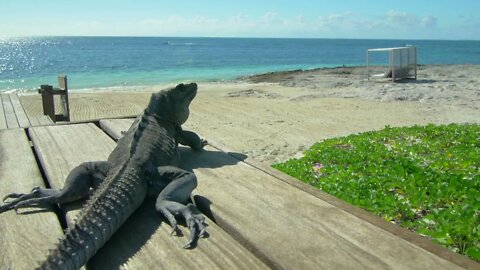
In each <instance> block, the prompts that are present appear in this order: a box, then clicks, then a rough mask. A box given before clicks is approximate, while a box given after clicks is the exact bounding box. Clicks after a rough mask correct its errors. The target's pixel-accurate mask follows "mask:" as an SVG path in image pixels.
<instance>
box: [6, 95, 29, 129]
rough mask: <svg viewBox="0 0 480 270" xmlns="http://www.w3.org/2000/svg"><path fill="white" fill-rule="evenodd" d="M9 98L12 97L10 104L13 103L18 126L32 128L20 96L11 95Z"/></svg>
mask: <svg viewBox="0 0 480 270" xmlns="http://www.w3.org/2000/svg"><path fill="white" fill-rule="evenodd" d="M8 96H9V97H10V102H11V103H12V106H13V110H14V111H15V116H16V117H17V121H18V125H19V126H20V127H29V126H31V124H30V121H29V119H28V116H27V113H26V112H25V109H24V108H23V106H22V103H21V102H20V99H18V95H17V94H16V93H10V94H9V95H8Z"/></svg>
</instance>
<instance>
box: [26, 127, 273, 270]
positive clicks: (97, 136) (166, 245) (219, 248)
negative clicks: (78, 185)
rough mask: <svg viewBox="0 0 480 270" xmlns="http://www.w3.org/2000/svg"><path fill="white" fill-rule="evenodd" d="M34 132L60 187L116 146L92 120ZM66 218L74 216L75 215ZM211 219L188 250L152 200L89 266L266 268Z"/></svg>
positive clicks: (41, 154) (49, 172) (51, 176)
mask: <svg viewBox="0 0 480 270" xmlns="http://www.w3.org/2000/svg"><path fill="white" fill-rule="evenodd" d="M30 134H31V138H32V141H33V143H34V147H35V149H36V150H37V152H38V155H39V159H40V160H41V163H42V165H43V167H44V170H45V174H46V175H47V177H48V178H49V180H50V181H51V183H52V185H53V186H56V187H59V186H61V185H62V184H63V181H64V179H65V177H66V175H67V174H68V172H69V170H70V169H72V168H73V167H74V166H76V165H78V164H80V163H81V162H84V161H87V160H105V159H106V158H107V156H108V154H109V153H110V152H111V151H112V149H113V147H114V146H115V143H114V141H113V140H111V139H110V138H109V137H108V136H107V135H106V134H105V133H103V132H102V131H101V130H100V129H98V128H96V126H95V125H93V124H78V125H61V126H49V127H34V128H31V130H30ZM69 214H70V213H69ZM67 218H68V220H69V222H71V221H72V220H73V218H74V217H72V216H71V215H69V216H67ZM207 223H208V224H209V226H208V232H209V233H210V237H209V238H206V239H200V240H199V242H198V245H197V246H196V247H195V248H194V249H192V250H185V249H183V244H185V242H186V240H185V239H186V237H172V236H171V235H170V230H171V228H170V226H169V225H168V223H166V222H165V220H164V219H163V218H160V217H159V215H158V214H157V213H155V210H154V206H153V202H152V201H147V202H146V203H145V204H144V205H142V207H140V209H139V210H137V211H136V212H135V213H134V215H133V216H132V217H131V218H130V219H129V220H128V221H127V222H126V223H125V224H124V226H122V227H121V228H120V231H119V232H117V234H115V235H114V236H113V237H112V239H110V241H109V242H108V243H107V245H105V246H104V247H103V248H102V249H101V250H100V251H99V252H98V253H97V255H96V256H95V257H94V258H92V260H91V261H90V264H89V266H90V267H91V268H95V269H118V268H121V267H124V268H127V269H149V268H151V269H192V268H194V269H200V268H202V269H266V268H267V266H266V265H265V264H263V263H262V262H261V261H260V260H259V259H258V258H257V257H255V256H253V255H252V254H251V253H250V252H249V251H248V250H247V249H245V248H244V247H243V246H241V245H240V244H239V243H238V242H236V241H235V240H234V239H233V238H232V237H231V236H229V235H228V234H226V233H225V232H224V231H222V230H221V229H220V228H219V227H218V226H216V225H215V224H214V223H213V222H211V221H207ZM183 231H185V229H184V230H183ZM184 234H185V235H188V232H186V231H185V233H184Z"/></svg>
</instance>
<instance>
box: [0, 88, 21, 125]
mask: <svg viewBox="0 0 480 270" xmlns="http://www.w3.org/2000/svg"><path fill="white" fill-rule="evenodd" d="M1 96H2V104H3V111H4V113H5V120H6V122H7V128H18V127H20V126H19V125H18V121H17V117H16V116H15V110H14V109H13V106H12V103H11V102H10V97H9V96H8V95H7V94H2V95H1Z"/></svg>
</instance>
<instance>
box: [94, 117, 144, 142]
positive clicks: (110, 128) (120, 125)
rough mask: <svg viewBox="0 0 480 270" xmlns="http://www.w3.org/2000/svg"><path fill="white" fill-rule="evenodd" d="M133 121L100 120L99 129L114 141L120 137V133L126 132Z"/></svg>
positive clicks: (131, 119)
mask: <svg viewBox="0 0 480 270" xmlns="http://www.w3.org/2000/svg"><path fill="white" fill-rule="evenodd" d="M134 120H135V119H133V118H130V119H102V120H100V121H99V123H100V127H101V128H102V129H103V130H104V131H105V132H106V133H107V134H108V135H110V137H112V138H113V139H115V140H118V139H119V138H120V137H122V132H125V131H127V130H128V129H129V128H130V126H131V125H132V123H133V121H134Z"/></svg>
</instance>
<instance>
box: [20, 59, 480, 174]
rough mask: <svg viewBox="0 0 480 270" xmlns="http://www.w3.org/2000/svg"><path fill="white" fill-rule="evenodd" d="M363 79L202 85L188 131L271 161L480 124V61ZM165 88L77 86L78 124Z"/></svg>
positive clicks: (321, 72) (335, 72)
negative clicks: (438, 127)
mask: <svg viewBox="0 0 480 270" xmlns="http://www.w3.org/2000/svg"><path fill="white" fill-rule="evenodd" d="M362 76H363V73H362V68H361V67H339V68H326V69H316V70H308V71H289V72H281V73H268V74H266V75H265V74H259V75H255V76H253V77H248V78H246V79H243V80H236V81H233V82H215V83H212V82H208V83H205V82H198V85H199V91H198V94H197V97H196V98H195V100H194V101H193V102H192V105H191V115H190V118H189V120H188V121H187V123H186V126H185V128H186V129H191V130H195V131H197V132H198V133H199V134H200V135H201V136H203V137H205V138H206V139H207V140H211V141H216V142H219V143H221V144H223V145H225V146H227V147H229V148H230V149H232V150H234V151H236V152H239V153H243V154H245V155H247V156H248V158H252V159H254V160H256V161H260V162H262V163H264V164H267V165H270V164H272V163H276V162H282V161H285V160H287V159H289V158H293V157H299V156H301V154H302V153H303V151H304V150H306V149H308V148H309V147H310V146H311V145H312V144H314V143H315V142H318V141H320V140H323V139H327V138H331V137H338V136H346V135H349V134H352V133H358V132H364V131H371V130H378V129H381V128H383V127H384V126H386V125H389V126H392V127H394V126H411V125H416V124H417V125H426V124H428V123H434V124H447V123H480V87H479V86H480V65H428V66H420V67H419V78H418V80H417V81H412V80H408V81H405V82H398V83H391V82H388V81H366V80H365V79H364V78H363V79H362ZM171 85H173V84H171ZM169 86H170V85H169ZM164 87H165V85H162V86H154V87H147V88H145V89H144V90H142V91H138V90H137V91H85V92H78V91H71V92H70V106H71V107H70V108H71V115H72V121H85V120H93V119H99V118H108V117H121V116H131V115H136V114H139V113H141V112H142V111H143V109H144V108H145V106H146V104H147V102H148V100H149V98H150V94H151V93H152V92H155V91H158V90H160V89H163V88H164ZM20 98H21V101H22V103H23V104H24V107H25V109H26V111H27V113H28V114H29V115H39V114H42V107H41V99H40V95H39V94H35V95H24V94H21V95H20Z"/></svg>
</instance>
